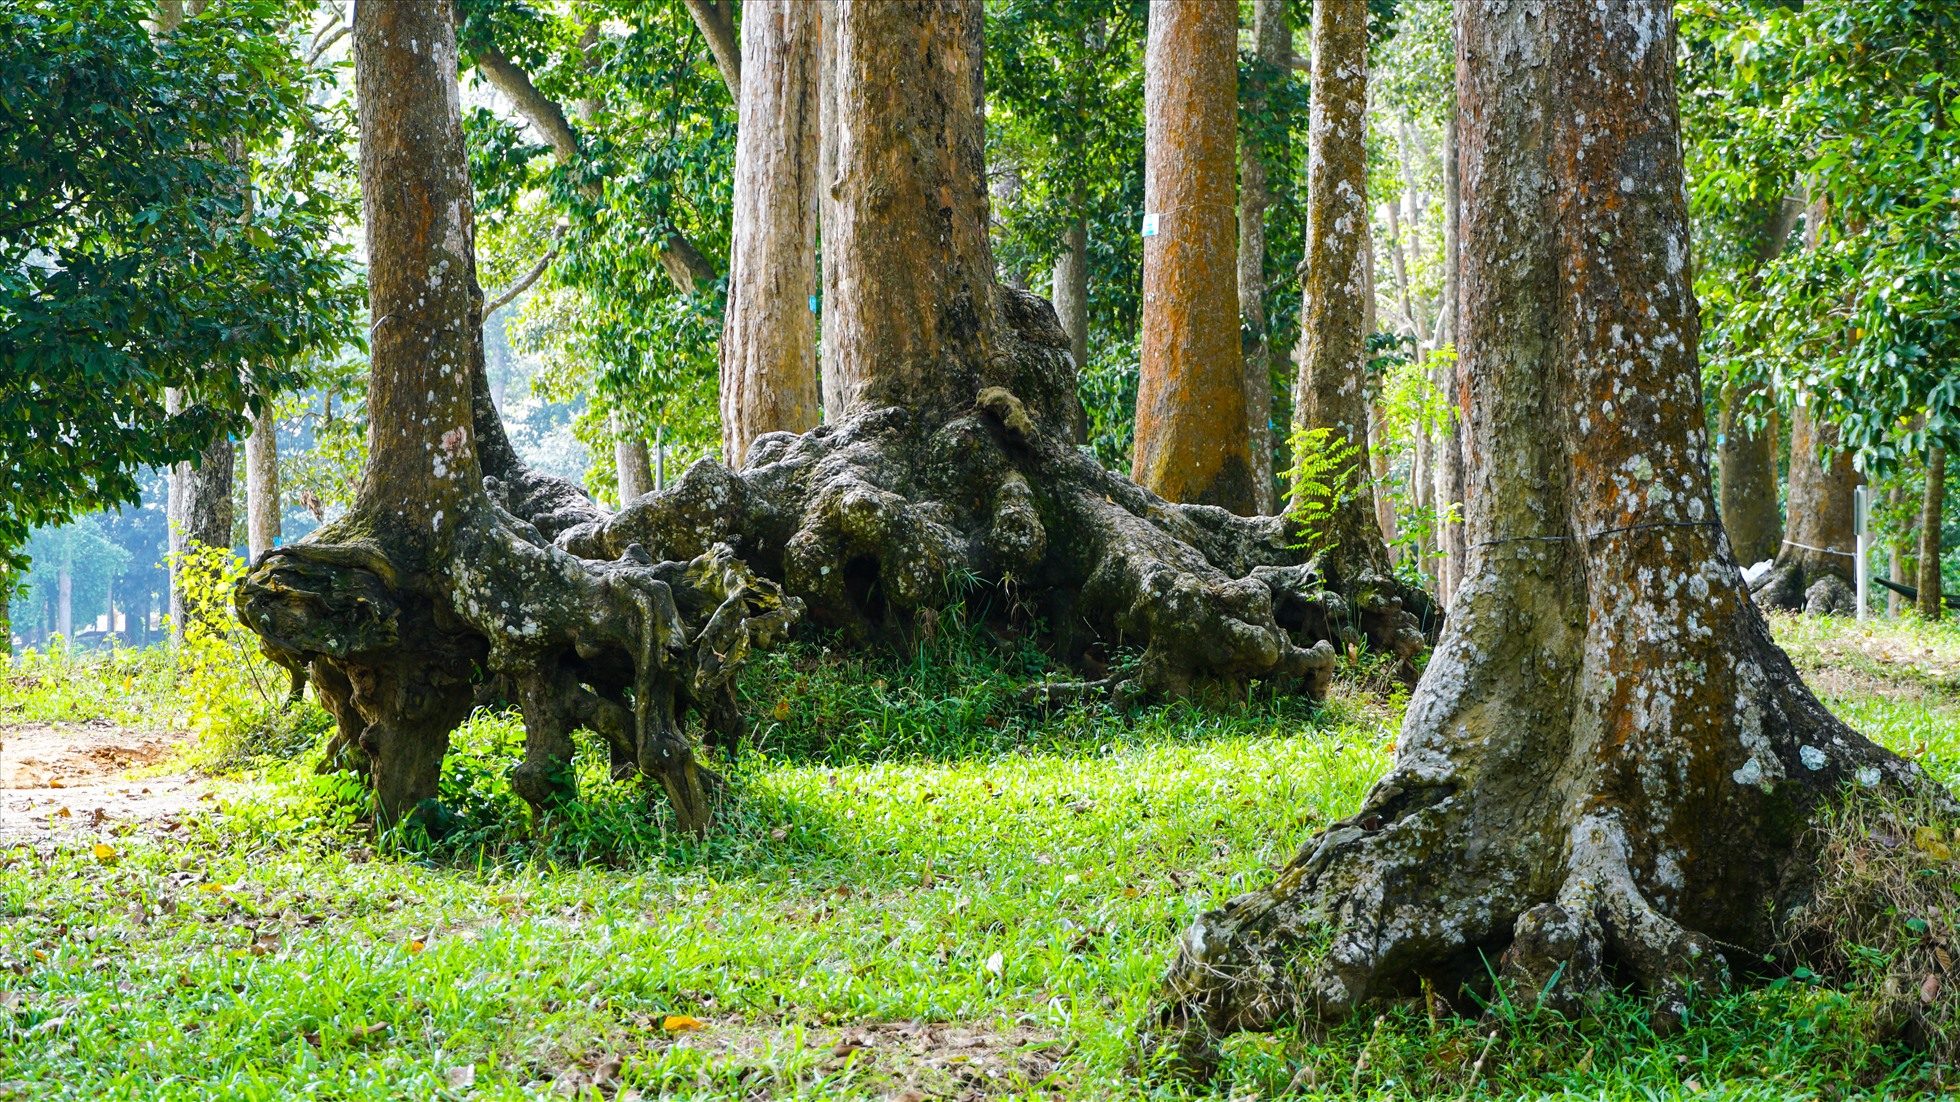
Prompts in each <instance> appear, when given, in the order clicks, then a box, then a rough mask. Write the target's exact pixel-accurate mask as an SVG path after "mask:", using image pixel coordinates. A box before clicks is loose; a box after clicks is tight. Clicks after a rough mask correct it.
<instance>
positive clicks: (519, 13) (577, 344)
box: [458, 0, 735, 491]
mask: <svg viewBox="0 0 1960 1102" xmlns="http://www.w3.org/2000/svg"><path fill="white" fill-rule="evenodd" d="M459 14H461V15H462V17H463V18H462V21H461V23H460V25H459V28H458V40H459V43H460V45H461V47H462V49H463V51H464V53H465V55H467V56H474V54H475V53H476V52H477V51H479V50H481V49H483V48H485V47H487V46H489V45H493V44H494V45H495V46H496V47H497V48H499V49H501V50H502V51H503V52H504V53H505V54H507V55H508V56H510V57H511V58H512V59H513V60H515V61H516V62H517V63H518V64H519V65H520V66H522V67H523V68H524V69H525V70H526V71H527V72H528V73H529V74H530V76H531V78H532V81H533V83H534V84H535V85H536V86H537V87H538V89H539V91H540V92H542V93H543V94H544V95H546V96H547V97H549V98H551V99H553V100H554V101H555V102H557V103H559V104H560V105H562V106H563V107H564V108H565V109H566V114H567V115H568V116H570V117H571V125H572V126H573V128H574V129H575V130H576V131H577V134H578V140H579V146H580V148H579V155H578V157H577V158H576V159H575V160H574V161H573V162H572V163H571V164H567V165H560V164H558V163H557V162H556V161H555V160H554V159H553V158H552V157H551V156H549V155H547V152H546V149H545V147H543V146H539V145H535V144H531V143H530V142H529V141H528V140H527V139H526V138H525V137H524V135H523V132H522V131H521V130H519V129H517V128H515V127H513V126H512V125H511V124H510V123H508V122H507V121H503V120H500V119H497V118H496V117H495V116H493V115H491V114H490V113H488V112H472V113H471V114H470V115H469V116H468V117H466V118H465V119H464V129H465V134H466V137H467V138H468V141H469V146H470V152H471V168H472V175H473V177H474V181H475V183H476V186H477V189H478V191H477V195H478V207H477V217H478V228H479V240H478V247H479V249H480V250H481V251H482V253H483V254H484V256H485V258H486V262H485V264H484V275H483V281H484V283H485V285H486V286H490V287H496V286H500V285H502V284H503V283H505V282H507V281H509V280H511V279H514V278H515V277H516V275H517V274H518V273H520V272H522V271H524V270H526V269H528V268H530V267H531V266H532V265H533V264H535V263H536V262H537V259H538V258H539V256H541V255H542V254H543V253H544V252H545V250H546V249H547V248H548V247H550V244H551V243H552V242H553V241H557V242H558V245H559V249H560V252H559V255H558V258H557V260H556V261H555V262H554V263H553V264H552V266H551V268H550V270H549V272H548V274H547V275H546V277H545V280H544V282H543V283H542V284H541V285H540V287H539V288H538V290H537V291H536V292H534V293H533V294H532V295H531V296H530V297H529V298H528V299H527V300H526V302H525V304H524V307H523V310H522V314H521V317H520V319H519V320H518V322H517V323H516V324H515V325H514V326H513V327H512V331H511V332H512V337H513V340H514V342H515V343H517V344H518V345H519V346H521V347H522V348H524V349H525V350H527V351H530V352H534V353H537V354H539V355H541V356H542V357H543V359H544V360H545V365H546V370H545V371H544V373H543V374H542V376H541V378H540V380H539V382H538V385H539V387H540V390H541V393H543V394H545V395H546V396H548V397H551V398H554V399H557V400H564V398H565V397H566V396H567V395H571V394H585V393H590V394H591V395H592V397H593V398H594V399H595V401H594V402H593V404H592V405H590V406H589V407H588V408H587V410H586V413H585V414H584V416H583V417H582V418H581V420H580V422H579V424H578V426H577V432H578V436H579V439H580V440H582V441H583V442H585V443H586V444H587V446H588V447H590V448H591V449H592V451H593V453H594V454H595V455H601V454H604V453H605V452H607V451H609V450H610V446H611V440H612V438H611V434H610V430H609V428H608V427H607V417H608V415H609V414H613V413H617V414H618V415H619V416H620V417H621V419H622V420H623V421H624V422H625V423H626V425H627V426H628V427H629V428H630V429H631V430H633V431H636V432H640V433H641V434H643V435H647V436H651V435H652V428H653V426H655V425H659V426H663V427H664V428H665V432H666V436H667V439H668V440H669V441H670V442H671V443H672V444H673V445H675V446H676V447H678V448H690V447H691V448H693V449H695V450H696V451H697V452H705V451H707V450H709V449H712V448H713V447H715V446H716V445H717V444H718V443H719V440H720V429H719V423H718V420H717V402H716V393H717V391H716V386H717V365H718V353H717V346H718V343H719V340H720V336H721V310H722V301H723V298H724V296H725V293H726V288H725V285H724V283H723V281H722V280H720V279H717V280H715V281H713V282H712V283H703V284H700V285H698V286H696V287H695V288H694V289H692V290H691V291H688V292H682V291H679V290H677V289H675V287H674V286H673V284H672V282H671V281H670V280H669V278H668V276H667V273H666V269H665V268H663V267H662V265H661V262H660V259H659V256H660V249H659V247H658V246H660V244H661V243H662V242H664V241H665V240H666V239H667V238H668V235H669V234H670V233H671V232H673V231H676V230H678V231H679V232H680V233H682V234H685V235H686V237H687V239H688V240H690V241H692V242H693V243H694V245H696V246H697V247H698V248H699V249H700V251H701V252H702V254H703V255H704V256H705V257H706V258H707V259H708V261H709V262H710V263H711V264H712V265H713V266H714V267H715V268H716V270H717V271H725V269H726V257H727V252H728V232H729V222H730V219H731V217H732V211H733V196H732V191H731V188H732V176H733V164H734V139H735V108H734V104H733V103H732V102H731V101H730V100H729V96H728V91H727V88H726V86H725V85H724V84H723V83H722V80H721V76H720V74H719V72H718V71H717V70H716V69H715V67H714V63H713V60H712V57H711V56H710V55H709V53H708V51H707V50H706V49H704V48H702V47H701V44H700V39H699V34H698V32H697V31H696V30H695V28H694V25H693V23H692V21H691V19H690V17H689V16H688V14H687V11H686V9H685V8H684V7H682V6H681V5H679V4H633V5H624V6H622V7H620V8H619V9H618V10H616V11H615V12H613V13H612V14H613V15H614V16H615V18H611V19H607V20H604V21H603V22H599V23H598V33H597V36H596V41H595V42H594V44H593V45H592V47H591V49H590V50H589V51H588V50H587V49H585V48H584V47H583V46H582V45H581V42H582V39H583V37H584V35H585V33H586V31H587V29H588V26H590V25H591V24H592V23H593V21H592V20H591V19H590V18H589V15H590V13H589V12H587V11H586V10H584V9H583V8H578V7H574V8H558V9H544V8H534V7H531V6H529V5H525V4H519V3H510V2H506V0H465V2H464V3H462V4H460V5H459ZM586 102H590V103H591V104H593V105H594V107H595V108H596V110H594V111H593V112H592V113H591V115H590V117H586V115H585V112H583V111H575V110H574V107H575V106H576V105H579V104H583V103H586ZM594 488H595V489H599V490H602V491H603V490H604V488H605V487H603V486H595V487H594Z"/></svg>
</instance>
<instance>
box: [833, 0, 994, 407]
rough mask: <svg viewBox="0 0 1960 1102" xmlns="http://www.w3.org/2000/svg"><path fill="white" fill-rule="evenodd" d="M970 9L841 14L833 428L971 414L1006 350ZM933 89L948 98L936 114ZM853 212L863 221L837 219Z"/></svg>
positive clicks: (878, 8)
mask: <svg viewBox="0 0 1960 1102" xmlns="http://www.w3.org/2000/svg"><path fill="white" fill-rule="evenodd" d="M965 9H966V5H964V4H960V3H949V2H947V0H935V2H933V3H927V4H923V5H910V4H843V5H839V6H838V7H836V8H835V9H833V10H834V12H835V14H836V16H837V19H836V23H837V33H836V35H835V38H834V42H833V43H832V48H834V49H835V51H836V56H835V59H834V62H833V64H834V65H835V75H834V81H835V87H836V89H837V94H838V101H837V106H836V110H837V145H836V154H835V155H836V159H837V164H836V176H835V177H834V178H833V180H832V181H831V183H830V186H829V192H830V195H831V196H832V198H833V200H834V202H835V204H836V207H835V209H834V211H833V214H832V216H827V217H826V218H825V220H824V230H825V233H824V255H825V259H826V261H829V260H830V259H832V258H833V257H834V259H835V262H836V268H835V271H836V272H837V273H838V275H839V278H838V279H837V280H836V281H835V282H834V283H829V284H828V285H827V287H826V290H827V292H828V294H829V295H830V300H829V301H828V302H827V303H826V304H825V316H824V352H825V353H826V354H827V355H828V356H829V357H830V358H831V361H832V362H831V363H830V364H829V365H828V367H827V369H826V370H827V378H826V382H825V385H826V387H834V389H835V392H836V393H835V399H836V400H835V409H834V410H831V412H833V413H834V414H835V419H842V418H846V417H849V416H851V415H852V414H855V413H861V412H863V411H865V410H867V409H876V408H881V407H887V406H894V405H910V406H913V407H914V408H916V409H918V410H919V411H920V412H921V413H923V414H928V415H931V414H944V413H947V412H950V411H952V410H954V409H959V408H963V407H966V406H968V405H970V404H971V403H972V401H973V396H974V394H975V393H976V392H977V390H978V387H977V386H976V385H975V384H976V382H977V380H978V377H979V367H980V365H981V364H984V363H985V362H986V360H987V358H988V356H989V355H990V354H991V353H992V352H993V350H994V346H995V344H996V342H997V335H996V333H995V317H994V311H993V309H992V307H991V296H992V288H993V252H992V249H991V246H990V245H989V243H988V239H987V233H988V221H987V191H986V181H985V177H984V152H985V150H984V144H983V136H982V134H981V127H980V115H979V111H978V107H977V105H976V104H975V102H974V100H973V87H974V79H975V78H974V73H975V70H976V68H977V67H978V66H979V65H980V58H978V57H976V56H973V54H972V51H971V43H970V38H971V28H970V27H969V26H968V25H967V24H968V19H967V13H966V10H965ZM908 34H910V35H914V36H920V37H913V38H910V39H908V38H907V37H906V35H908ZM922 41H925V42H932V43H936V44H938V45H937V46H936V48H933V49H921V48H920V43H921V42H922ZM942 69H945V70H947V71H943V72H942V71H941V70H942ZM926 89H933V90H934V91H935V93H936V94H943V95H945V96H947V97H949V99H948V100H947V102H945V103H937V102H928V101H927V98H926V93H925V91H924V90H926ZM874 211H875V212H878V213H877V215H876V217H875V218H873V217H867V216H868V215H870V214H871V212H874ZM846 213H849V214H857V215H858V217H838V216H835V215H837V214H846ZM873 273H876V275H874V274H873ZM826 405H827V406H829V405H830V403H829V402H828V401H827V402H826Z"/></svg>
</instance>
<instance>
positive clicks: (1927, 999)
mask: <svg viewBox="0 0 1960 1102" xmlns="http://www.w3.org/2000/svg"><path fill="white" fill-rule="evenodd" d="M1939 993H1940V975H1939V973H1938V972H1929V973H1927V975H1926V978H1925V979H1924V980H1922V981H1920V984H1919V1001H1920V1002H1922V1003H1925V1004H1926V1005H1927V1006H1931V1005H1933V998H1934V996H1936V995H1938V994H1939Z"/></svg>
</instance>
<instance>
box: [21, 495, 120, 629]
mask: <svg viewBox="0 0 1960 1102" xmlns="http://www.w3.org/2000/svg"><path fill="white" fill-rule="evenodd" d="M21 550H22V551H23V552H24V554H25V556H26V557H28V558H30V559H31V560H32V561H33V564H34V565H33V568H32V569H30V570H29V571H28V572H27V574H26V576H25V577H23V578H22V579H21V584H20V592H19V593H18V595H16V596H15V598H14V601H13V606H12V607H13V628H14V630H15V631H17V632H19V633H20V634H21V635H23V636H25V637H27V638H30V639H31V638H33V637H35V636H36V635H38V636H40V637H42V638H48V637H50V636H52V635H53V634H55V633H56V632H59V631H60V630H61V626H60V622H59V619H58V614H57V612H56V604H57V602H58V600H59V593H60V588H61V580H60V579H61V576H62V575H63V574H66V575H67V576H68V584H69V591H68V601H69V605H68V608H69V617H70V619H71V620H72V621H73V623H74V625H75V627H76V629H77V633H79V631H80V629H82V628H84V627H86V626H87V625H89V624H91V623H93V622H94V620H95V618H96V617H97V616H99V615H101V613H102V612H103V611H104V610H105V608H106V606H107V605H108V602H109V595H110V593H111V591H112V590H113V589H114V587H115V584H116V580H117V579H118V578H120V577H121V576H122V575H123V572H124V571H126V570H128V569H129V565H130V554H129V552H128V551H127V550H125V549H124V548H122V547H119V546H117V545H116V544H115V543H113V542H111V541H110V540H109V538H108V536H107V535H106V534H104V532H103V531H102V524H101V522H100V521H99V520H98V519H96V518H95V517H83V518H81V519H80V520H77V521H75V522H74V523H72V524H67V525H63V526H61V527H59V528H39V529H36V530H35V531H34V532H33V533H32V534H31V535H30V536H29V537H28V539H27V542H26V544H25V545H24V546H23V547H22V548H21ZM64 642H65V643H66V644H67V645H71V646H72V645H73V644H74V642H75V641H74V640H73V639H68V640H65V641H64Z"/></svg>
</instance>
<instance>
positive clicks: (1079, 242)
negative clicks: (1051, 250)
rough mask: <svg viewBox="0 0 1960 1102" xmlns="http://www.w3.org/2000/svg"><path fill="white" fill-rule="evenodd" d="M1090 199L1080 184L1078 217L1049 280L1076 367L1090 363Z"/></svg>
mask: <svg viewBox="0 0 1960 1102" xmlns="http://www.w3.org/2000/svg"><path fill="white" fill-rule="evenodd" d="M1087 201H1088V200H1087V199H1086V197H1085V196H1084V195H1083V193H1082V189H1081V188H1079V187H1078V188H1076V190H1075V193H1074V196H1073V204H1074V207H1075V211H1076V214H1075V217H1074V218H1072V219H1070V220H1069V225H1068V232H1067V233H1065V234H1064V235H1063V236H1062V252H1061V255H1059V256H1057V257H1056V258H1055V271H1054V274H1053V277H1052V278H1051V279H1050V282H1049V295H1048V297H1049V299H1050V300H1051V301H1052V302H1054V304H1055V317H1056V319H1057V320H1059V321H1060V322H1061V323H1062V330H1063V331H1064V332H1066V333H1067V334H1068V350H1069V355H1070V356H1072V357H1074V359H1075V369H1076V370H1077V371H1080V370H1082V369H1083V368H1085V367H1087V366H1088V365H1089V219H1088V218H1087V217H1086V216H1084V215H1083V214H1082V208H1083V205H1084V204H1085V203H1086V202H1087Z"/></svg>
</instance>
